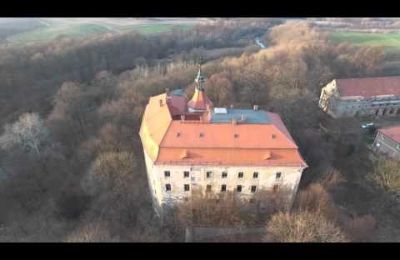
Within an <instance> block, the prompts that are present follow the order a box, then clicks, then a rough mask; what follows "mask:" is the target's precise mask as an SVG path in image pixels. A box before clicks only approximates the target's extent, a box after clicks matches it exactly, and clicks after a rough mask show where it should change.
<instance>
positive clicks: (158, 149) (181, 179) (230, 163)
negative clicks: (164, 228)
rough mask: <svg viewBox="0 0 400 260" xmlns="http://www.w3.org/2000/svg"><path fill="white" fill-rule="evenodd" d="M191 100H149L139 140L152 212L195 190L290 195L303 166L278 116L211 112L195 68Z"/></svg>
mask: <svg viewBox="0 0 400 260" xmlns="http://www.w3.org/2000/svg"><path fill="white" fill-rule="evenodd" d="M195 81H196V88H195V93H194V95H193V97H192V98H191V99H190V100H187V98H186V97H185V95H184V92H183V90H180V89H178V90H174V91H167V92H166V93H163V94H160V95H158V96H153V97H151V98H150V100H149V103H148V104H147V106H146V109H145V112H144V115H143V120H142V125H141V129H140V137H141V140H142V144H143V150H144V156H145V161H146V167H147V174H148V181H149V186H150V191H151V193H152V196H153V202H154V205H155V208H156V210H158V209H162V208H163V207H162V206H163V205H169V204H172V203H175V202H180V201H185V200H189V199H190V198H191V196H192V194H193V192H195V191H201V192H203V194H204V193H213V194H215V193H224V192H228V191H232V192H235V193H236V194H238V195H240V197H242V198H244V199H248V200H249V201H252V202H253V201H254V199H251V198H252V197H254V195H255V194H256V193H257V192H259V191H261V190H271V191H277V190H279V189H281V188H285V190H289V191H290V195H291V197H293V195H294V194H295V193H296V191H297V187H298V184H299V181H300V178H301V175H302V172H303V170H304V169H305V168H306V167H307V164H306V163H305V161H304V160H303V158H302V157H301V155H300V153H299V150H298V147H297V145H296V143H295V141H294V140H293V138H292V137H291V136H290V133H289V131H288V130H287V129H286V127H285V125H284V123H283V122H282V120H281V118H280V116H279V115H278V114H275V113H271V112H266V111H263V110H259V109H258V108H257V106H255V107H254V108H253V109H234V108H217V107H213V104H212V102H211V100H209V98H208V97H207V95H206V92H205V89H204V86H203V82H204V78H203V77H202V75H201V69H199V73H198V75H197V77H196V80H195Z"/></svg>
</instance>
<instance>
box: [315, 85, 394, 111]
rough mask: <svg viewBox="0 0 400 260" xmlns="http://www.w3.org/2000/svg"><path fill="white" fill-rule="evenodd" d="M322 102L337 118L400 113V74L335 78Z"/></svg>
mask: <svg viewBox="0 0 400 260" xmlns="http://www.w3.org/2000/svg"><path fill="white" fill-rule="evenodd" d="M319 106H320V107H321V108H322V110H323V111H325V112H327V113H328V114H330V115H331V116H332V117H334V118H338V117H352V116H395V115H400V77H374V78H351V79H334V80H332V81H331V82H330V83H329V84H327V85H326V86H325V87H324V88H322V90H321V96H320V100H319Z"/></svg>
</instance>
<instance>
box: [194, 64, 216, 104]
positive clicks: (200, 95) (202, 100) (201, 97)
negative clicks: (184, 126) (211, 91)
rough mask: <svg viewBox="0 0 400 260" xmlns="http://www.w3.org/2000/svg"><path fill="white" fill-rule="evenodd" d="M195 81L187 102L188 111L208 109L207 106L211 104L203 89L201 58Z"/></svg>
mask: <svg viewBox="0 0 400 260" xmlns="http://www.w3.org/2000/svg"><path fill="white" fill-rule="evenodd" d="M194 81H195V82H196V88H195V91H194V94H193V97H192V99H191V100H190V101H189V103H188V108H189V111H191V112H201V111H205V110H207V109H208V107H210V106H212V102H211V100H210V99H208V97H207V95H206V93H205V90H204V85H203V83H204V81H205V80H204V77H203V75H202V74H201V60H200V62H199V71H198V72H197V76H196V78H195V79H194Z"/></svg>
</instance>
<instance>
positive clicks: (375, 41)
mask: <svg viewBox="0 0 400 260" xmlns="http://www.w3.org/2000/svg"><path fill="white" fill-rule="evenodd" d="M330 39H331V40H332V41H333V42H336V43H340V42H348V43H352V44H356V45H369V46H383V47H385V50H386V51H388V52H392V51H396V52H398V51H399V52H400V32H399V33H394V32H391V33H368V32H347V31H342V32H332V33H331V35H330Z"/></svg>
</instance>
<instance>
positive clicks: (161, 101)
mask: <svg viewBox="0 0 400 260" xmlns="http://www.w3.org/2000/svg"><path fill="white" fill-rule="evenodd" d="M163 105H164V104H163V100H162V99H160V107H162V106H163Z"/></svg>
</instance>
